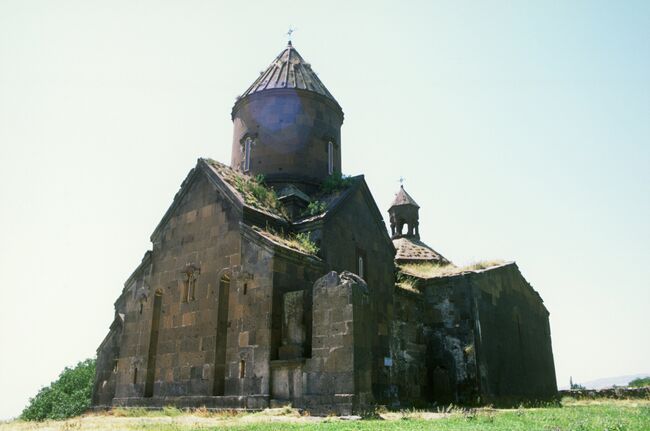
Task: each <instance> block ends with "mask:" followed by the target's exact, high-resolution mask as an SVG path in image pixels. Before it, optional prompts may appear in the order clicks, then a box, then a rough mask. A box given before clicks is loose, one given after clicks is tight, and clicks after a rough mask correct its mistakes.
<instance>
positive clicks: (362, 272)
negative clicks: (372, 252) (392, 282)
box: [357, 248, 368, 280]
mask: <svg viewBox="0 0 650 431" xmlns="http://www.w3.org/2000/svg"><path fill="white" fill-rule="evenodd" d="M367 272H368V267H367V261H366V252H365V251H363V250H362V249H360V248H357V275H358V276H359V277H361V278H363V279H364V280H365V279H366V277H367V276H368V274H367Z"/></svg>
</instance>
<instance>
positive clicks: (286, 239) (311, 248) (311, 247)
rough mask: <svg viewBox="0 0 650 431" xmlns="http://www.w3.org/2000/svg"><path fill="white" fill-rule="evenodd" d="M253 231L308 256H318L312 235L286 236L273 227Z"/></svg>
mask: <svg viewBox="0 0 650 431" xmlns="http://www.w3.org/2000/svg"><path fill="white" fill-rule="evenodd" d="M253 229H254V230H255V231H257V232H259V233H260V234H262V236H265V237H267V238H269V239H271V240H273V241H275V242H279V243H280V244H282V245H284V246H286V247H289V248H293V249H296V250H299V251H301V252H303V253H307V254H314V255H315V254H317V253H318V251H319V248H318V246H317V245H316V243H314V242H313V241H312V240H311V233H309V232H301V233H298V234H295V235H294V234H286V233H285V232H284V231H283V230H280V231H277V230H275V229H273V228H272V227H271V226H269V225H267V226H266V228H264V229H261V228H259V227H253Z"/></svg>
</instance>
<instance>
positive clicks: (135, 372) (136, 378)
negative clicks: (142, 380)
mask: <svg viewBox="0 0 650 431" xmlns="http://www.w3.org/2000/svg"><path fill="white" fill-rule="evenodd" d="M136 383H138V367H135V369H134V370H133V384H134V385H135V384H136Z"/></svg>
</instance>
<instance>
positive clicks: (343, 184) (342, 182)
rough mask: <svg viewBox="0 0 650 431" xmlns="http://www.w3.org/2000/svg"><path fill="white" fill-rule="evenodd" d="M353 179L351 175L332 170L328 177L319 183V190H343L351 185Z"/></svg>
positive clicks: (325, 191)
mask: <svg viewBox="0 0 650 431" xmlns="http://www.w3.org/2000/svg"><path fill="white" fill-rule="evenodd" d="M353 181H354V180H353V179H352V177H350V176H347V175H343V174H342V173H340V172H334V173H333V174H332V175H330V176H329V177H327V178H325V181H323V184H322V185H321V191H322V192H323V193H325V194H330V193H334V192H338V191H341V190H345V189H347V188H348V187H350V186H351V185H352V182H353Z"/></svg>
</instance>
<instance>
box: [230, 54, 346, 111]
mask: <svg viewBox="0 0 650 431" xmlns="http://www.w3.org/2000/svg"><path fill="white" fill-rule="evenodd" d="M287 88H289V89H297V90H306V91H310V92H312V93H316V94H320V95H321V96H324V97H326V98H328V99H330V100H332V101H333V102H334V103H336V104H337V105H338V102H337V101H336V99H334V96H332V93H330V92H329V90H328V89H327V88H326V87H325V85H324V84H323V83H322V82H321V80H320V79H319V78H318V76H317V75H316V72H314V71H313V70H312V68H311V65H310V64H309V63H307V62H306V61H305V60H304V59H303V58H302V57H301V55H300V54H298V51H297V50H296V49H295V48H294V47H293V45H292V44H291V42H289V44H288V45H287V47H286V48H285V49H284V50H283V51H282V52H281V53H280V54H279V55H278V56H277V57H276V58H275V60H273V62H272V63H271V64H270V65H269V67H267V69H266V70H265V71H264V72H262V73H261V74H260V76H259V77H258V78H257V79H256V80H255V82H253V84H252V85H251V86H250V87H248V89H247V90H246V91H245V92H244V93H243V94H242V95H241V99H243V98H245V97H246V96H249V95H251V94H255V93H261V92H263V91H268V90H275V89H287ZM241 99H240V100H241Z"/></svg>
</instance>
